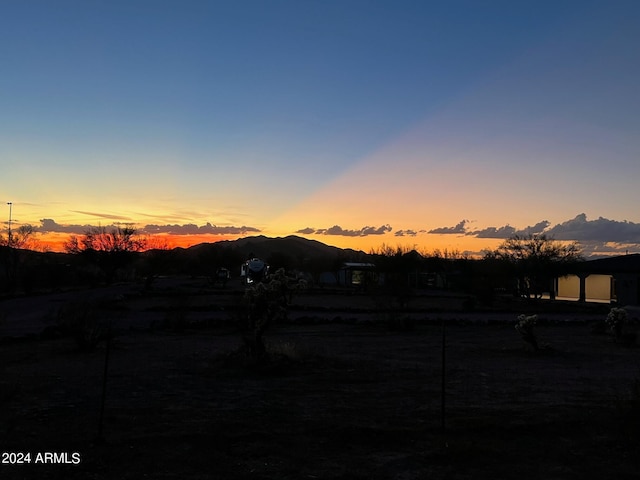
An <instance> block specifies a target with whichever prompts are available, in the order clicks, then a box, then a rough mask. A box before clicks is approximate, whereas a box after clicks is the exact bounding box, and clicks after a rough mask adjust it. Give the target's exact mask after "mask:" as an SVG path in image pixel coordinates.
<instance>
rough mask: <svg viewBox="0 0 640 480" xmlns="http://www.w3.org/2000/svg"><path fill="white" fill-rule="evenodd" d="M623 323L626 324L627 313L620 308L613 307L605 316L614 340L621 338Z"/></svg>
mask: <svg viewBox="0 0 640 480" xmlns="http://www.w3.org/2000/svg"><path fill="white" fill-rule="evenodd" d="M625 323H627V311H626V310H625V309H624V308H621V307H613V308H612V309H611V310H610V311H609V314H608V315H607V325H608V326H609V329H611V332H612V333H613V334H614V335H615V337H616V338H620V337H621V336H622V328H623V325H624V324H625Z"/></svg>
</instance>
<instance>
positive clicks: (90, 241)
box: [65, 225, 145, 283]
mask: <svg viewBox="0 0 640 480" xmlns="http://www.w3.org/2000/svg"><path fill="white" fill-rule="evenodd" d="M144 248H145V240H144V239H143V238H141V237H140V236H139V235H137V232H136V229H135V228H133V226H131V225H125V226H123V227H121V226H116V227H112V228H111V229H109V230H107V228H106V227H102V226H100V227H91V228H90V229H89V230H87V231H86V232H85V234H84V235H83V236H82V237H80V238H78V237H76V236H75V235H74V236H72V237H71V238H70V239H69V240H68V241H67V243H66V244H65V250H66V251H67V252H68V253H72V254H78V255H81V256H82V257H84V259H85V260H86V261H87V262H88V263H91V264H95V265H97V266H98V267H99V268H100V269H101V270H102V271H103V272H104V274H105V279H106V282H107V283H111V282H112V281H113V280H114V277H115V274H116V272H117V271H118V270H119V269H121V268H124V267H125V266H127V265H128V264H130V263H131V261H132V260H133V254H134V253H135V252H139V251H141V250H143V249H144Z"/></svg>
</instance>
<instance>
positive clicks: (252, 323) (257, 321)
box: [244, 269, 287, 357]
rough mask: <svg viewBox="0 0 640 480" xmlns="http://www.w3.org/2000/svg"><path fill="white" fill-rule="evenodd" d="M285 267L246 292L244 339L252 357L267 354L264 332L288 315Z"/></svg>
mask: <svg viewBox="0 0 640 480" xmlns="http://www.w3.org/2000/svg"><path fill="white" fill-rule="evenodd" d="M286 279H287V277H286V275H285V272H284V270H283V269H280V270H278V271H277V272H276V273H275V274H274V275H272V276H271V278H270V279H269V282H267V283H256V284H254V285H251V286H250V287H248V288H247V289H246V290H245V292H244V302H245V305H246V307H247V317H246V319H247V325H246V328H245V334H244V339H245V343H246V344H247V346H248V348H249V353H250V355H251V356H252V357H261V356H263V355H264V354H265V346H264V342H263V336H264V332H265V331H266V330H267V327H268V326H269V325H270V324H271V323H272V322H274V321H277V320H282V319H284V318H286V316H287V282H286Z"/></svg>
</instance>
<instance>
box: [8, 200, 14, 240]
mask: <svg viewBox="0 0 640 480" xmlns="http://www.w3.org/2000/svg"><path fill="white" fill-rule="evenodd" d="M7 205H9V236H8V240H7V246H8V247H9V248H11V209H12V207H13V202H7Z"/></svg>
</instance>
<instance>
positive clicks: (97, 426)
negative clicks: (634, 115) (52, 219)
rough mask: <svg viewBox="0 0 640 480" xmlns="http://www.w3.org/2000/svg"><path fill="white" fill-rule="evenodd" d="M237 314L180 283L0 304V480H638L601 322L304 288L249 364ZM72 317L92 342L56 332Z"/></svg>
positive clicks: (636, 448)
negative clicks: (527, 325) (92, 328)
mask: <svg viewBox="0 0 640 480" xmlns="http://www.w3.org/2000/svg"><path fill="white" fill-rule="evenodd" d="M241 298H242V297H241V290H240V287H239V286H237V285H230V286H228V287H227V288H224V289H222V288H220V287H216V286H212V285H211V284H210V283H208V282H207V281H206V279H187V278H185V279H178V280H176V279H161V280H159V281H158V282H157V283H156V284H155V285H154V287H153V289H151V290H145V289H143V288H142V287H141V286H138V285H118V286H113V287H109V288H99V289H93V290H87V291H75V292H63V293H57V294H49V295H39V296H34V297H20V298H5V299H3V300H2V301H1V302H0V308H2V310H1V314H0V339H1V342H0V407H1V408H0V450H1V452H2V455H3V457H2V459H1V460H2V463H0V478H2V479H31V478H33V479H140V478H150V479H174V478H175V479H211V478H212V479H231V480H233V479H292V480H293V479H296V480H297V479H427V478H428V479H431V478H434V479H485V478H486V479H489V478H490V479H590V478H594V479H595V478H597V479H609V478H611V479H614V478H615V479H636V478H640V455H639V454H640V362H639V360H640V348H638V347H637V346H636V345H635V344H632V345H622V344H620V343H619V342H616V341H614V339H613V337H612V336H611V335H609V334H608V333H607V331H606V329H604V328H603V320H604V317H605V316H606V312H607V308H605V307H603V306H593V308H588V307H581V308H578V307H577V306H576V307H575V308H572V307H571V306H566V305H564V306H563V307H562V308H555V307H554V306H553V305H551V306H550V305H548V304H546V305H545V306H544V308H543V307H541V306H540V305H532V304H529V303H521V302H514V303H512V304H510V305H508V306H506V307H503V308H499V309H493V310H492V309H482V310H481V309H476V310H471V311H469V310H468V309H464V308H462V306H461V305H462V304H463V301H464V298H462V297H459V296H455V295H445V294H444V293H436V294H434V293H433V292H432V293H430V294H426V293H424V292H422V293H420V292H418V294H417V295H416V296H414V297H412V298H411V299H410V301H409V303H408V305H407V307H406V308H405V309H404V310H403V311H401V312H400V311H397V310H394V308H392V307H390V305H391V303H385V302H384V301H383V302H381V301H380V299H379V298H378V299H376V298H373V297H372V296H371V295H369V294H366V293H356V294H346V293H344V292H323V291H313V292H307V293H301V294H298V295H295V296H294V297H293V298H292V299H291V302H290V305H289V314H288V318H287V320H286V321H283V322H280V323H278V324H276V325H273V326H272V327H271V328H270V329H269V330H268V331H267V334H266V341H267V345H268V351H269V357H268V359H267V360H263V361H254V360H252V359H250V358H248V357H247V356H246V355H245V354H244V353H243V351H242V347H243V341H242V337H241V335H240V333H239V331H238V328H237V321H238V316H239V315H240V313H239V312H240V311H241V310H239V305H241V302H242V300H241ZM78 304H80V305H85V306H86V305H94V306H95V305H98V307H96V308H95V309H93V310H91V313H92V315H94V316H95V317H96V318H98V319H99V321H100V322H102V323H101V325H102V326H104V325H108V326H110V332H111V336H110V338H111V340H110V341H109V342H108V341H107V340H106V339H103V340H102V341H100V342H99V343H97V345H96V346H95V348H91V349H85V350H84V351H83V350H81V349H79V348H78V344H77V343H76V342H75V341H74V339H73V338H71V337H70V336H69V335H67V334H65V332H64V331H62V330H60V328H59V326H60V323H61V315H64V314H65V313H64V312H67V313H66V315H70V314H69V313H68V312H69V311H72V312H73V311H75V312H77V311H78V310H77V309H76V310H73V309H71V310H70V306H77V305H78ZM74 308H75V307H74ZM61 312H62V313H61ZM520 313H527V314H529V313H537V314H538V318H539V321H538V323H537V325H536V327H535V331H536V335H537V337H538V340H539V342H540V344H541V345H542V348H541V349H540V350H539V351H534V350H533V349H532V348H531V347H530V345H528V344H527V343H525V342H524V341H523V340H522V339H521V337H520V336H519V334H518V333H517V332H516V330H515V329H514V324H515V321H516V317H517V315H518V314H520ZM627 328H628V329H630V330H634V329H635V328H637V327H636V325H635V323H632V324H630V325H629V326H628V327H627ZM107 360H108V361H107ZM105 366H106V369H105ZM105 372H106V375H105ZM27 453H28V454H29V455H30V463H22V464H16V462H17V461H18V460H19V457H21V458H22V459H23V460H25V459H26V454H27ZM46 453H49V454H52V453H55V454H57V456H55V457H51V456H50V457H49V458H50V459H51V458H54V460H55V461H56V463H51V462H49V463H43V462H42V461H40V462H36V459H40V460H44V459H45V458H46V457H45V455H44V454H46ZM39 454H40V456H39V457H38V455H39Z"/></svg>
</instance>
